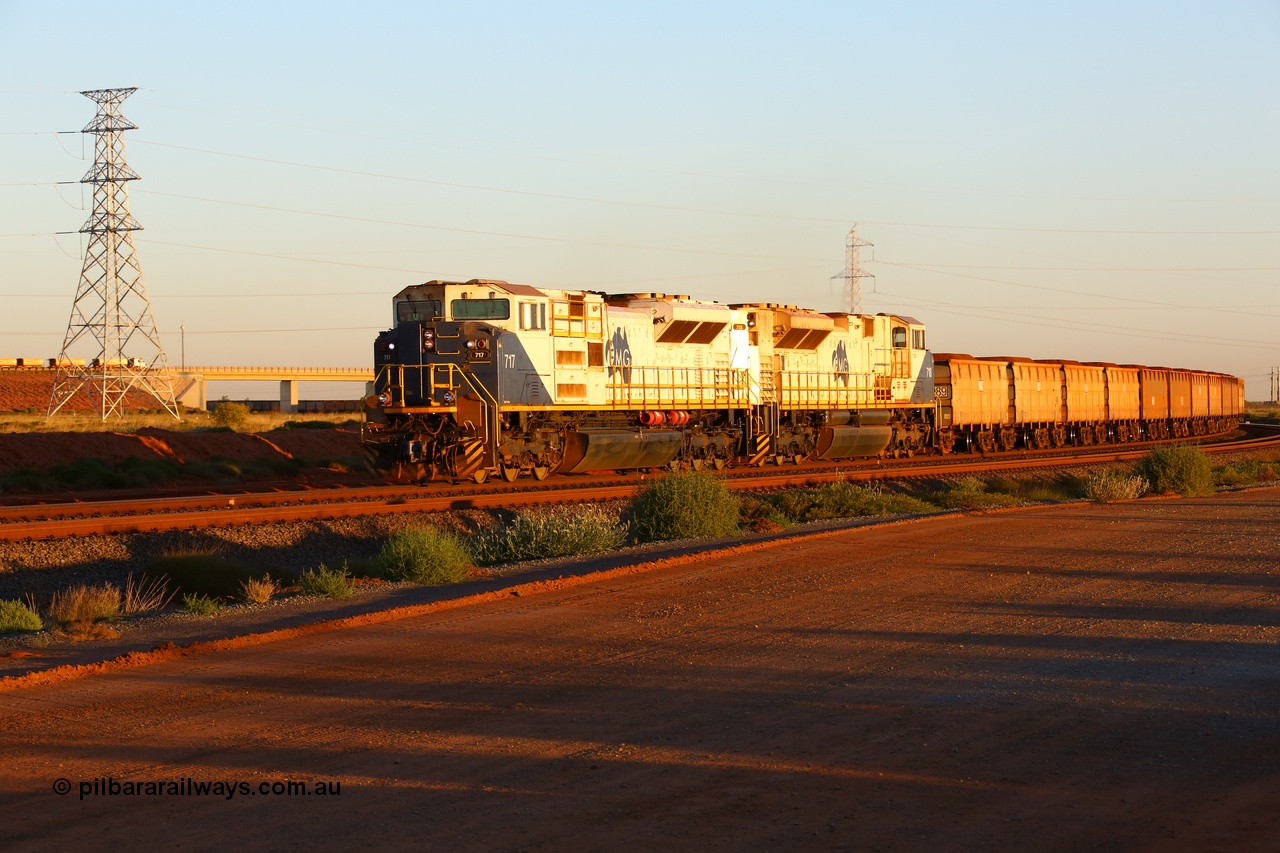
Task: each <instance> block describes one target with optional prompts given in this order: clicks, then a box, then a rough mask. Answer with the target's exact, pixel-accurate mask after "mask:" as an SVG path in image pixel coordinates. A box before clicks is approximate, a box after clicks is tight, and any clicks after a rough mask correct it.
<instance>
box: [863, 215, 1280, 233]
mask: <svg viewBox="0 0 1280 853" xmlns="http://www.w3.org/2000/svg"><path fill="white" fill-rule="evenodd" d="M862 221H863V222H865V223H866V224H868V225H883V226H886V227H890V228H941V229H947V230H956V231H1014V232H1026V233H1032V234H1126V235H1132V236H1143V235H1155V236H1168V235H1185V236H1200V237H1205V236H1237V237H1238V236H1260V235H1266V236H1270V235H1273V234H1280V231H1245V230H1239V231H1237V230H1217V231H1179V230H1170V231H1157V230H1135V229H1127V228H1028V227H1025V226H1011V225H952V224H942V223H936V222H885V221H876V220H871V219H864V220H862Z"/></svg>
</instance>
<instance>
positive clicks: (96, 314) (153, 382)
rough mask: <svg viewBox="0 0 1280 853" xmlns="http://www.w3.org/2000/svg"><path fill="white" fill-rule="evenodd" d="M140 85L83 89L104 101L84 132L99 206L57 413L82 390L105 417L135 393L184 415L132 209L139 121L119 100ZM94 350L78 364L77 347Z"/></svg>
mask: <svg viewBox="0 0 1280 853" xmlns="http://www.w3.org/2000/svg"><path fill="white" fill-rule="evenodd" d="M136 91H137V89H136V88H134V89H94V90H91V91H88V92H81V93H80V94H82V95H84V96H85V97H86V98H89V99H90V100H92V101H94V102H95V103H97V105H98V114H97V116H95V117H94V119H93V121H91V122H89V124H87V125H85V128H84V130H83V131H81V132H82V133H91V134H93V135H94V158H93V167H92V168H91V169H89V171H88V173H87V174H86V175H85V176H84V177H83V178H81V180H80V182H81V183H83V184H92V185H93V212H92V213H91V214H90V215H89V220H88V221H87V222H85V224H84V226H83V227H82V228H81V229H80V232H81V233H82V234H88V235H89V240H88V245H87V246H86V248H85V253H84V265H83V266H82V267H81V271H80V284H79V286H78V287H77V289H76V298H75V301H74V302H73V303H72V305H71V319H70V320H68V321H67V334H66V337H65V338H64V339H63V344H62V354H61V355H60V356H59V357H58V361H57V372H56V374H55V375H54V380H53V393H52V394H51V395H50V397H49V414H48V417H53V416H54V415H55V414H56V413H57V412H58V410H59V409H61V408H62V407H63V406H64V405H66V403H67V401H69V400H70V399H71V398H72V397H74V396H75V395H76V393H77V392H79V391H80V389H81V388H84V389H86V390H87V391H88V392H89V396H90V398H91V399H93V398H96V399H95V408H96V409H97V411H98V412H99V414H100V415H101V417H102V420H104V421H105V420H106V419H107V418H108V417H110V416H111V415H120V414H123V412H124V407H125V398H126V397H127V396H128V394H129V392H130V391H133V390H137V391H140V392H144V393H147V394H150V395H151V396H152V397H155V398H156V400H158V401H159V402H160V405H162V406H163V407H164V408H165V409H166V410H167V411H168V412H169V414H171V415H173V416H174V417H175V418H179V417H180V415H179V413H178V404H177V401H176V400H175V399H174V391H173V376H172V374H171V373H170V372H169V367H168V365H167V364H166V362H165V356H164V347H163V346H161V344H160V333H159V332H158V331H157V330H156V324H155V319H154V318H153V317H152V314H151V300H150V299H149V298H148V297H147V288H146V285H145V283H144V282H143V280H142V267H141V266H140V265H139V263H138V253H137V249H136V248H135V247H134V244H133V232H134V231H141V230H142V226H141V225H139V224H138V222H137V220H136V219H134V218H133V216H132V215H131V214H130V213H129V190H128V182H129V181H136V180H137V179H138V175H137V173H136V172H134V171H133V170H132V169H130V168H129V166H128V164H126V163H125V156H124V132H125V131H126V130H136V129H137V127H138V126H137V125H136V124H133V123H132V122H131V121H129V120H128V119H126V118H125V117H124V116H123V115H122V114H121V112H120V103H121V102H122V101H123V100H124V99H125V98H127V97H129V96H130V95H132V94H133V93H134V92H136ZM81 344H83V345H87V349H86V348H85V347H84V346H81V347H79V348H80V349H81V350H82V351H84V352H86V353H96V357H93V356H89V357H86V358H84V359H83V360H81V363H79V364H77V363H75V362H76V361H77V360H74V359H72V358H71V354H72V352H73V350H74V349H76V348H77V345H81Z"/></svg>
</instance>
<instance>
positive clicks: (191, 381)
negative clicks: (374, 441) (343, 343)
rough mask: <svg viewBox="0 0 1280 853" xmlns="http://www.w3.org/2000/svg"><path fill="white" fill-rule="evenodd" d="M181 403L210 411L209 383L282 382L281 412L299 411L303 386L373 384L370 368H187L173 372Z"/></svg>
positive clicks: (175, 389)
mask: <svg viewBox="0 0 1280 853" xmlns="http://www.w3.org/2000/svg"><path fill="white" fill-rule="evenodd" d="M172 370H173V376H174V391H175V393H176V395H177V397H178V402H179V403H181V404H182V405H184V406H186V407H188V408H191V409H207V408H208V407H209V398H208V394H207V391H206V388H207V385H206V383H209V382H279V383H280V411H282V412H296V411H297V410H298V383H299V382H372V381H373V370H372V369H370V368H367V367H185V368H177V367H175V368H172Z"/></svg>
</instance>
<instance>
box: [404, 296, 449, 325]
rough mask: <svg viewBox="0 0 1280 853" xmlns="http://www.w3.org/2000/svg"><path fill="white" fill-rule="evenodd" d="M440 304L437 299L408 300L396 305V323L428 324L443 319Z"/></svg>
mask: <svg viewBox="0 0 1280 853" xmlns="http://www.w3.org/2000/svg"><path fill="white" fill-rule="evenodd" d="M441 316H442V315H441V313H440V302H439V301H438V300H436V299H420V300H415V299H408V300H405V301H403V302H397V303H396V321H397V322H400V323H412V322H415V321H416V322H420V323H421V322H426V321H429V320H438V319H440V318H441Z"/></svg>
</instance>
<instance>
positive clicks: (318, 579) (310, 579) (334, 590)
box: [298, 563, 354, 598]
mask: <svg viewBox="0 0 1280 853" xmlns="http://www.w3.org/2000/svg"><path fill="white" fill-rule="evenodd" d="M298 587H299V588H300V589H301V590H302V594H303V595H317V596H320V597H321V598H350V597H351V592H352V590H353V589H354V585H353V584H352V583H351V575H350V574H349V573H348V571H347V566H346V564H345V563H344V564H343V566H342V568H340V569H331V568H329V567H328V566H326V565H325V564H324V563H321V564H320V565H319V566H317V567H316V568H315V569H307V570H306V571H305V572H303V573H302V574H301V575H299V576H298Z"/></svg>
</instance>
